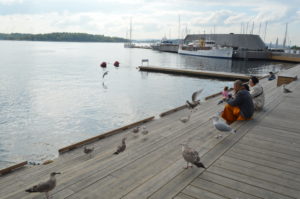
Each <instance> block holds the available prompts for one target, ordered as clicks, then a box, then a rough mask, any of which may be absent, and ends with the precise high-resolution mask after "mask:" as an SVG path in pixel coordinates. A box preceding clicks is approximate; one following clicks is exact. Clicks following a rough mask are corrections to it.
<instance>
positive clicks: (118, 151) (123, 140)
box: [114, 137, 126, 155]
mask: <svg viewBox="0 0 300 199" xmlns="http://www.w3.org/2000/svg"><path fill="white" fill-rule="evenodd" d="M125 140H126V137H125V138H123V139H122V144H121V145H119V146H118V148H117V151H116V152H114V154H115V155H118V154H119V153H122V152H123V151H125V149H126V143H125Z"/></svg>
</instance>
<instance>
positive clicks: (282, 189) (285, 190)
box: [208, 166, 300, 198]
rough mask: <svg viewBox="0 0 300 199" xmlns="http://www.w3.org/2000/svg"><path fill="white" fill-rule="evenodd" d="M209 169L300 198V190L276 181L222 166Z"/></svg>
mask: <svg viewBox="0 0 300 199" xmlns="http://www.w3.org/2000/svg"><path fill="white" fill-rule="evenodd" d="M208 171H210V172H212V173H215V174H217V175H220V176H223V177H226V178H230V179H232V180H236V181H240V182H243V183H247V184H249V185H252V186H257V187H260V188H263V189H266V190H269V191H272V192H275V193H278V194H282V195H284V196H288V197H292V198H298V197H299V195H300V191H298V190H295V189H292V188H288V187H286V186H282V185H278V184H275V183H271V182H267V181H265V180H261V179H258V178H255V177H252V176H248V175H245V174H241V173H237V172H234V171H230V170H227V169H224V168H221V167H215V166H212V167H210V168H209V169H208Z"/></svg>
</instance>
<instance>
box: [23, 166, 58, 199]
mask: <svg viewBox="0 0 300 199" xmlns="http://www.w3.org/2000/svg"><path fill="white" fill-rule="evenodd" d="M56 174H60V173H57V172H52V173H51V174H50V179H49V180H48V181H46V182H41V183H39V184H38V185H35V186H33V187H31V188H29V189H26V190H25V191H26V192H29V193H32V192H44V193H45V195H46V198H47V199H48V198H49V191H51V190H52V189H54V188H55V186H56V178H55V175H56Z"/></svg>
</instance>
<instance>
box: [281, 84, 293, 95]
mask: <svg viewBox="0 0 300 199" xmlns="http://www.w3.org/2000/svg"><path fill="white" fill-rule="evenodd" d="M282 88H283V93H292V91H291V90H290V89H287V88H285V84H283V87H282Z"/></svg>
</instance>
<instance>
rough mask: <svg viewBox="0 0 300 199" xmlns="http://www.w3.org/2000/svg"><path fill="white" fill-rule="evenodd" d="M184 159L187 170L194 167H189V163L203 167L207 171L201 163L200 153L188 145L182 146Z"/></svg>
mask: <svg viewBox="0 0 300 199" xmlns="http://www.w3.org/2000/svg"><path fill="white" fill-rule="evenodd" d="M182 157H183V158H184V160H185V161H186V167H185V169H187V168H189V167H193V166H189V163H191V164H194V165H196V166H197V167H199V168H200V167H202V168H205V169H206V167H205V166H204V165H203V164H202V163H201V162H200V157H199V154H198V152H197V151H196V150H194V149H192V148H190V147H189V146H187V145H186V144H182Z"/></svg>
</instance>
